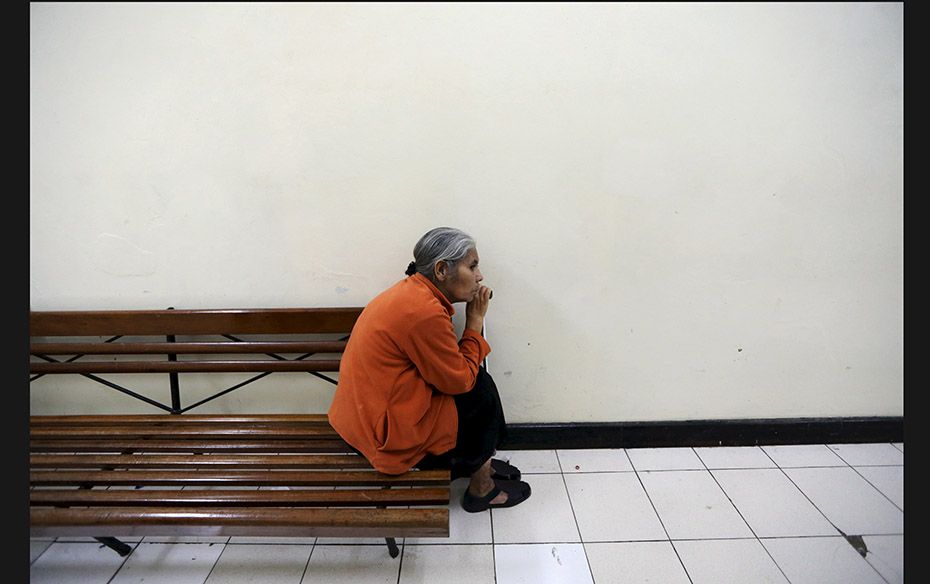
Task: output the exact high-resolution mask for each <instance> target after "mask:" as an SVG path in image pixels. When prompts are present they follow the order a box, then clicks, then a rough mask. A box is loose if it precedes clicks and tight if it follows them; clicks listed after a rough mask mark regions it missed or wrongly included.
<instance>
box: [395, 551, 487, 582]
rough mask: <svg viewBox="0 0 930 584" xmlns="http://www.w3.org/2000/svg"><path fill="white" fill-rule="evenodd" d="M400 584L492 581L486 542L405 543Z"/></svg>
mask: <svg viewBox="0 0 930 584" xmlns="http://www.w3.org/2000/svg"><path fill="white" fill-rule="evenodd" d="M400 582H401V584H433V583H435V582H441V583H442V584H494V552H493V549H492V547H491V546H490V545H406V546H404V561H403V564H402V565H401V568H400Z"/></svg>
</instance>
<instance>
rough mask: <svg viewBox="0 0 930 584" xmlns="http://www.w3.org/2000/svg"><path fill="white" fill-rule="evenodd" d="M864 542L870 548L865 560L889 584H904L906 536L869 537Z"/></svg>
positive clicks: (864, 538)
mask: <svg viewBox="0 0 930 584" xmlns="http://www.w3.org/2000/svg"><path fill="white" fill-rule="evenodd" d="M862 540H863V541H864V542H865V545H866V547H867V548H868V552H866V554H865V560H866V561H867V562H868V563H869V564H871V565H872V567H873V568H875V569H876V570H877V571H878V573H879V574H881V575H882V576H883V577H884V578H885V580H887V581H888V584H903V582H904V536H903V535H867V536H865V537H863V538H862Z"/></svg>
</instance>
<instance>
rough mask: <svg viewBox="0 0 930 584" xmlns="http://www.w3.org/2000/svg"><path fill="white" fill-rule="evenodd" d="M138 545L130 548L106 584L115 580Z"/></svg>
mask: <svg viewBox="0 0 930 584" xmlns="http://www.w3.org/2000/svg"><path fill="white" fill-rule="evenodd" d="M140 545H142V540H139V541H137V542H136V545H134V546H132V550H131V551H130V552H129V553H128V554H126V557H125V558H123V561H122V562H121V563H120V565H119V568H117V569H116V571H115V572H113V575H112V576H110V578H109V579H107V582H106V584H110V582H112V581H113V578H116V575H117V574H119V572H120V570H122V569H123V566H125V565H126V562H128V561H129V558H131V557H132V552H134V551H136V548H138V547H139V546H140ZM49 547H51V546H49Z"/></svg>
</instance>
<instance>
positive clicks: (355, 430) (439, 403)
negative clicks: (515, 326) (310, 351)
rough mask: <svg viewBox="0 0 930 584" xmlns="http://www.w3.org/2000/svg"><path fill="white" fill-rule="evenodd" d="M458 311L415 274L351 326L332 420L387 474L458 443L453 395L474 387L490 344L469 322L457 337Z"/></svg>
mask: <svg viewBox="0 0 930 584" xmlns="http://www.w3.org/2000/svg"><path fill="white" fill-rule="evenodd" d="M453 314H455V309H454V308H453V307H452V304H450V303H449V301H448V300H447V299H446V297H445V296H444V295H443V293H442V292H440V291H439V289H438V288H436V286H435V285H434V284H433V283H432V282H430V281H429V279H428V278H426V277H424V276H422V275H421V274H414V275H412V276H410V277H408V278H405V279H403V280H401V281H400V282H398V283H397V284H395V285H394V286H391V287H390V288H388V289H387V290H385V291H384V292H382V293H381V294H379V295H378V296H376V297H375V298H374V299H372V300H371V302H369V303H368V305H367V306H366V307H365V309H364V310H363V311H362V313H361V315H359V317H358V320H357V321H356V323H355V326H354V327H353V329H352V335H351V336H350V337H349V342H348V344H347V345H346V349H345V352H344V353H343V356H342V363H341V364H340V366H339V385H338V386H337V387H336V393H335V395H334V396H333V402H332V405H331V406H330V408H329V422H330V424H331V425H332V426H333V428H334V429H335V430H336V431H337V432H338V433H339V435H340V436H342V438H343V439H344V440H345V441H346V442H348V443H349V444H351V445H352V446H353V447H355V448H356V449H357V450H358V451H359V452H361V453H362V454H363V455H364V456H365V458H367V459H368V461H369V462H371V464H372V466H374V467H375V468H376V469H378V470H379V471H381V472H383V473H388V474H400V473H404V472H407V471H408V470H410V469H411V468H412V467H413V466H414V465H415V464H416V463H417V462H418V461H419V460H420V459H421V458H422V457H423V456H424V455H425V454H426V453H430V454H442V453H443V452H446V451H448V450H450V449H452V448H453V447H454V446H455V440H456V432H457V431H458V414H457V413H456V409H455V401H454V399H453V397H452V396H453V395H454V394H458V393H465V392H467V391H469V390H470V389H471V388H472V387H474V385H475V378H476V376H477V374H478V366H479V364H480V363H481V361H482V360H484V358H485V357H486V356H487V355H488V353H490V352H491V347H490V346H489V345H488V343H487V341H485V340H484V338H483V337H482V336H481V335H479V334H478V333H476V332H474V331H472V330H470V329H465V332H464V334H463V335H462V338H461V340H458V339H457V338H456V335H455V329H454V327H453V325H452V320H451V317H452V315H453Z"/></svg>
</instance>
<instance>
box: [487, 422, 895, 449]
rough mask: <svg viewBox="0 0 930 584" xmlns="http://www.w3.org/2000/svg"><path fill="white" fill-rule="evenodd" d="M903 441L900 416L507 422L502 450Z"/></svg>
mask: <svg viewBox="0 0 930 584" xmlns="http://www.w3.org/2000/svg"><path fill="white" fill-rule="evenodd" d="M865 442H904V417H903V416H901V417H869V418H779V419H758V420H752V419H748V420H690V421H673V422H584V423H560V424H508V425H507V437H506V439H505V440H504V441H503V443H502V444H501V450H507V449H510V450H547V449H558V448H566V449H567V448H659V447H673V446H761V445H774V444H840V443H865Z"/></svg>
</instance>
